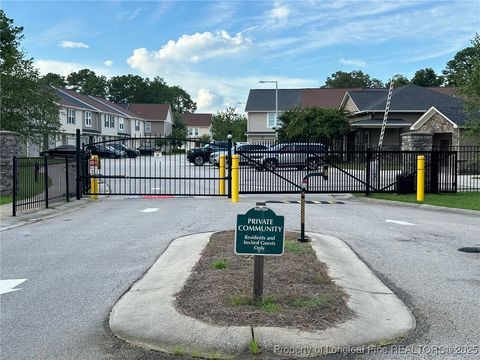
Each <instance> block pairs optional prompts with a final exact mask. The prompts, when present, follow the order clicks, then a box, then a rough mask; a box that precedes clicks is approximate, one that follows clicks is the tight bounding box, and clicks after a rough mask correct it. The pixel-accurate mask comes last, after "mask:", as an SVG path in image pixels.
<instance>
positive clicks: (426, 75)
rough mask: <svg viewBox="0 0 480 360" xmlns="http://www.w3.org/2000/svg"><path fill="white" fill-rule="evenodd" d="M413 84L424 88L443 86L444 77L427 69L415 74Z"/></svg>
mask: <svg viewBox="0 0 480 360" xmlns="http://www.w3.org/2000/svg"><path fill="white" fill-rule="evenodd" d="M411 82H412V84H414V85H418V86H424V87H431V86H442V85H443V82H444V79H443V76H441V75H437V74H436V73H435V70H433V69H432V68H425V69H421V70H418V71H417V72H415V75H414V76H413V78H412V80H411Z"/></svg>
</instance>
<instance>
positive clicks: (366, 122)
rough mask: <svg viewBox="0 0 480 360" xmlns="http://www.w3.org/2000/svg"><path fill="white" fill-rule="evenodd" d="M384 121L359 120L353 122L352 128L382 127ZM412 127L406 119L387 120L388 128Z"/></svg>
mask: <svg viewBox="0 0 480 360" xmlns="http://www.w3.org/2000/svg"><path fill="white" fill-rule="evenodd" d="M382 123H383V120H382V119H365V120H359V121H355V122H352V123H351V124H350V125H351V126H360V127H361V126H376V127H379V126H382ZM410 125H412V124H411V123H410V122H408V121H406V120H404V119H388V120H387V126H395V127H398V126H405V127H406V126H410Z"/></svg>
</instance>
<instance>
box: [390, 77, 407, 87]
mask: <svg viewBox="0 0 480 360" xmlns="http://www.w3.org/2000/svg"><path fill="white" fill-rule="evenodd" d="M393 83H394V86H395V87H400V86H404V85H408V84H410V80H408V79H407V77H406V76H403V75H402V74H397V75H395V80H393Z"/></svg>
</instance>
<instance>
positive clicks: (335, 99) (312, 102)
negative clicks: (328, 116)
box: [300, 88, 361, 109]
mask: <svg viewBox="0 0 480 360" xmlns="http://www.w3.org/2000/svg"><path fill="white" fill-rule="evenodd" d="M353 90H361V89H360V88H349V89H344V88H342V89H340V88H338V89H330V88H329V89H326V88H319V89H302V90H300V104H301V106H302V107H320V108H326V109H338V107H339V106H340V104H341V102H342V100H343V97H344V96H345V93H346V92H347V91H353Z"/></svg>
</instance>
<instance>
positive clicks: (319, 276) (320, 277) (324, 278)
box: [308, 272, 330, 285]
mask: <svg viewBox="0 0 480 360" xmlns="http://www.w3.org/2000/svg"><path fill="white" fill-rule="evenodd" d="M308 280H309V281H311V282H312V283H313V284H316V285H320V284H328V283H329V282H330V278H329V277H328V275H326V274H324V273H321V272H316V273H315V275H313V277H310V278H309V279H308Z"/></svg>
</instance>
